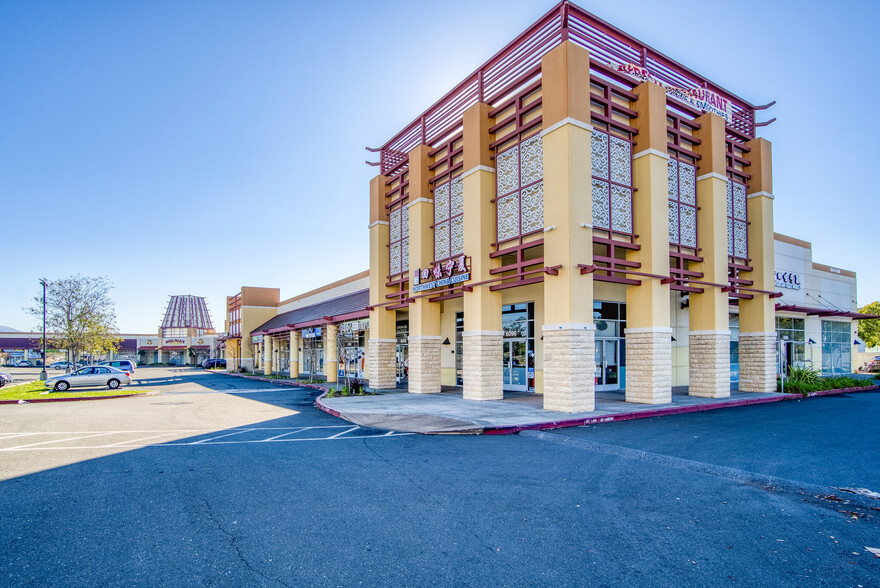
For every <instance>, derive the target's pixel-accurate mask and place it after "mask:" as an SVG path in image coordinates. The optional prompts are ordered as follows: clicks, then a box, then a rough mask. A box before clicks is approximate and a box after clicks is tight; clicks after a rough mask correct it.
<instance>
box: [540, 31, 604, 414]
mask: <svg viewBox="0 0 880 588" xmlns="http://www.w3.org/2000/svg"><path fill="white" fill-rule="evenodd" d="M541 71H542V78H543V80H542V86H543V91H542V95H543V112H542V117H543V127H544V131H543V132H542V136H543V142H544V155H543V160H544V226H545V227H547V228H545V231H546V232H545V233H544V260H545V261H544V263H545V265H547V266H562V267H560V268H559V270H558V273H557V274H556V275H548V276H546V277H545V278H544V325H543V326H542V335H543V337H544V358H543V360H544V410H553V411H559V412H586V411H591V410H594V409H595V407H596V395H595V364H596V356H595V335H596V330H595V325H594V324H593V304H592V302H593V277H592V275H581V272H580V269H579V268H578V264H584V265H589V264H591V263H592V261H593V253H592V252H593V230H592V223H593V211H592V197H591V194H592V188H591V177H590V173H591V172H590V170H591V157H590V136H591V132H592V126H591V125H590V103H589V95H590V82H589V80H590V54H589V52H588V51H587V50H586V49H583V48H582V47H579V46H577V45H574V44H573V43H570V42H566V43H563V44H562V45H559V46H558V47H556V48H554V49H553V50H552V51H550V52H549V53H548V54H547V55H545V56H544V57H543V59H542V60H541Z"/></svg>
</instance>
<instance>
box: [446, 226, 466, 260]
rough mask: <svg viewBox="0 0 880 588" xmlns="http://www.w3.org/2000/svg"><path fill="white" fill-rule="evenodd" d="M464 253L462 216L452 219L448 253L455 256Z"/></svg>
mask: <svg viewBox="0 0 880 588" xmlns="http://www.w3.org/2000/svg"><path fill="white" fill-rule="evenodd" d="M462 253H464V217H461V216H459V217H456V218H454V219H452V244H451V250H450V252H449V255H450V256H451V257H455V256H456V255H461V254H462Z"/></svg>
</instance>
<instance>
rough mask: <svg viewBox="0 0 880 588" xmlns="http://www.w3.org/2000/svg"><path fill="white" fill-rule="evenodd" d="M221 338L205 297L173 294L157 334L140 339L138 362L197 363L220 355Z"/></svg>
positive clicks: (138, 340)
mask: <svg viewBox="0 0 880 588" xmlns="http://www.w3.org/2000/svg"><path fill="white" fill-rule="evenodd" d="M218 338H219V335H218V334H217V333H216V332H215V331H214V325H213V323H212V322H211V314H210V312H208V305H207V303H206V302H205V299H204V298H203V297H201V296H192V295H189V294H186V295H175V296H171V297H170V298H169V300H168V305H167V306H166V307H165V313H164V316H163V317H162V323H161V325H160V326H159V330H158V332H157V333H156V335H146V336H140V337H138V339H137V354H138V363H139V364H141V365H155V364H170V365H197V364H199V363H200V362H201V361H203V360H205V359H207V358H209V357H216V356H217V354H218V353H219V343H218Z"/></svg>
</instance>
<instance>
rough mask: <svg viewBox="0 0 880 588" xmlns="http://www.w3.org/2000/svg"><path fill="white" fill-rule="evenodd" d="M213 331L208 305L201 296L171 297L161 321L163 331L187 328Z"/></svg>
mask: <svg viewBox="0 0 880 588" xmlns="http://www.w3.org/2000/svg"><path fill="white" fill-rule="evenodd" d="M187 327H192V328H196V329H209V330H212V331H213V330H214V325H213V324H212V323H211V315H210V314H209V313H208V305H207V303H206V302H205V299H204V297H202V296H191V295H189V294H186V295H178V296H172V297H171V300H169V301H168V307H167V308H166V309H165V318H163V319H162V328H163V329H174V328H187Z"/></svg>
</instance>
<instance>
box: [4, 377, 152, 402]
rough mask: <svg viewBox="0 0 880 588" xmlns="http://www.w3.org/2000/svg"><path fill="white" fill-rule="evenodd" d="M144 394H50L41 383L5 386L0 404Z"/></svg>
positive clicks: (139, 392) (133, 392)
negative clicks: (20, 401)
mask: <svg viewBox="0 0 880 588" xmlns="http://www.w3.org/2000/svg"><path fill="white" fill-rule="evenodd" d="M141 394H146V392H145V391H144V390H132V391H127V390H122V389H118V388H117V389H116V390H83V391H82V392H72V391H71V390H67V391H65V392H51V391H49V390H47V389H46V385H45V384H44V383H43V382H41V381H37V382H29V383H27V384H15V385H11V384H7V385H6V386H4V387H2V388H0V404H12V403H16V402H18V401H19V400H25V401H28V402H49V401H55V400H87V399H92V398H119V397H123V396H135V395H141Z"/></svg>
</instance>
